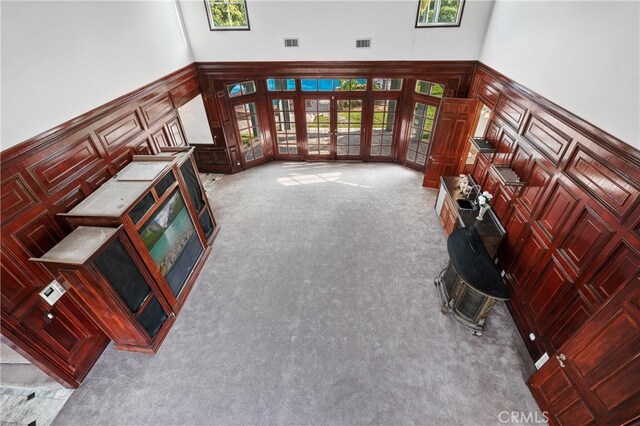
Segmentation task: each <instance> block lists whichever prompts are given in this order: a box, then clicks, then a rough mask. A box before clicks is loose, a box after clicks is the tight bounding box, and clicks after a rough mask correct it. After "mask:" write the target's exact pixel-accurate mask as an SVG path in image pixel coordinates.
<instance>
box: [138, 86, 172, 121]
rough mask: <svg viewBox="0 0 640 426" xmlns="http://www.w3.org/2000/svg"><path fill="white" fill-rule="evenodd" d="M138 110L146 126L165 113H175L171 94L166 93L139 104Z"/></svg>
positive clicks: (162, 116)
mask: <svg viewBox="0 0 640 426" xmlns="http://www.w3.org/2000/svg"><path fill="white" fill-rule="evenodd" d="M140 111H142V116H143V117H144V120H145V122H146V123H147V126H151V125H152V124H154V123H156V122H157V121H158V120H160V119H162V118H164V117H165V116H166V115H168V114H173V113H175V108H174V107H173V102H172V101H171V96H170V95H169V94H168V93H166V94H163V95H161V96H158V97H156V98H154V99H152V100H151V101H149V102H147V103H146V104H144V105H142V106H140Z"/></svg>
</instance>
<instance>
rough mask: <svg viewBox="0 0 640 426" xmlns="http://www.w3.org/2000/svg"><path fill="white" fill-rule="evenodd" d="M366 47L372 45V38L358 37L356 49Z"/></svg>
mask: <svg viewBox="0 0 640 426" xmlns="http://www.w3.org/2000/svg"><path fill="white" fill-rule="evenodd" d="M365 47H371V39H370V38H359V39H356V49H362V48H365Z"/></svg>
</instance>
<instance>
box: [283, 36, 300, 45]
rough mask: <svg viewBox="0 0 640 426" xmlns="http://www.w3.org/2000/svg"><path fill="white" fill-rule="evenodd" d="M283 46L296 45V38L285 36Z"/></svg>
mask: <svg viewBox="0 0 640 426" xmlns="http://www.w3.org/2000/svg"><path fill="white" fill-rule="evenodd" d="M284 47H298V39H297V38H285V39H284Z"/></svg>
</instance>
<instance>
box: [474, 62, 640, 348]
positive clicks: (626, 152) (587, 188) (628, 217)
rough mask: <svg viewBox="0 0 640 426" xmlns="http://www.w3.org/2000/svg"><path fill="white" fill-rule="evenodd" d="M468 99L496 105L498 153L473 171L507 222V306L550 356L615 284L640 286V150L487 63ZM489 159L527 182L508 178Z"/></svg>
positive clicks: (492, 132)
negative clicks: (516, 185)
mask: <svg viewBox="0 0 640 426" xmlns="http://www.w3.org/2000/svg"><path fill="white" fill-rule="evenodd" d="M469 97H471V98H475V99H479V100H480V101H482V102H483V103H485V104H486V105H487V106H489V107H490V108H491V109H492V110H493V113H492V116H491V119H490V123H489V125H488V127H487V131H486V136H487V137H488V138H489V139H490V140H491V141H493V143H494V145H495V146H496V147H497V148H498V153H497V154H496V155H495V157H494V158H492V157H484V156H483V155H478V158H477V159H476V163H475V167H474V171H473V176H474V178H475V179H476V180H478V181H479V183H480V184H481V185H482V187H483V190H487V191H489V192H491V193H492V194H493V195H494V196H495V198H494V201H493V209H494V211H495V213H496V214H497V215H498V217H499V218H500V220H501V221H502V223H503V224H504V225H505V227H506V230H507V235H508V237H507V238H506V240H505V242H504V243H503V245H502V246H501V250H500V260H501V262H502V265H504V266H505V269H506V272H507V275H506V278H507V282H508V285H509V290H510V292H511V295H512V297H513V299H512V301H511V302H510V303H509V307H510V309H511V312H512V314H513V316H514V318H515V320H516V324H517V325H518V328H519V329H520V332H521V334H522V336H523V338H524V341H525V342H526V344H527V347H528V348H529V351H530V352H531V354H532V356H533V357H534V358H537V357H539V356H540V355H541V354H542V353H544V352H548V353H549V355H551V354H553V353H554V352H555V351H556V350H557V349H558V348H559V347H560V346H561V345H562V344H563V343H564V342H565V341H567V339H569V338H570V337H571V336H572V335H573V334H574V333H575V332H576V331H577V330H578V329H579V328H580V327H581V326H582V325H583V324H584V323H585V322H587V320H588V319H589V318H590V317H591V315H592V314H593V313H594V312H595V311H596V310H597V309H598V308H599V307H600V306H601V305H603V304H604V303H605V302H607V300H609V298H610V297H611V296H612V295H613V294H614V293H615V292H616V290H618V289H620V288H622V287H624V286H625V285H627V284H628V283H630V282H632V281H635V285H638V279H640V277H639V275H638V274H639V272H638V271H640V152H639V151H638V150H636V149H634V148H632V147H630V146H628V145H626V144H624V143H622V142H621V141H619V140H617V139H615V138H614V137H612V136H610V135H608V134H606V133H604V132H602V131H601V130H599V129H597V128H596V127H594V126H592V125H591V124H589V123H587V122H585V121H584V120H582V119H580V118H578V117H576V116H574V115H573V114H571V113H569V112H568V111H566V110H563V109H562V108H560V107H558V106H557V105H555V104H553V103H551V102H550V101H548V100H546V99H544V98H542V97H540V96H539V95H536V94H535V93H533V92H531V91H530V90H528V89H526V88H524V87H522V86H520V85H518V84H517V83H515V82H513V81H511V80H509V79H508V78H506V77H505V76H503V75H501V74H499V73H498V72H496V71H494V70H492V69H490V68H489V67H487V66H485V65H483V64H479V65H478V66H477V68H476V71H475V73H474V76H473V84H472V87H471V90H470V94H469ZM594 107H595V105H594ZM491 162H494V163H503V164H510V165H511V167H512V168H513V170H514V171H515V172H516V173H517V174H518V175H519V177H520V179H521V180H522V181H524V182H526V185H525V186H524V187H523V188H522V189H518V190H514V189H513V187H508V186H505V185H503V184H502V183H501V181H500V179H499V178H498V176H497V175H496V173H495V172H494V171H493V169H491V167H490V164H491ZM530 333H533V335H535V340H531V339H530V338H529V335H530Z"/></svg>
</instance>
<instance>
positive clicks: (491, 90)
mask: <svg viewBox="0 0 640 426" xmlns="http://www.w3.org/2000/svg"><path fill="white" fill-rule="evenodd" d="M476 85H477V87H476V88H475V91H476V93H477V94H478V95H477V96H478V99H480V101H481V102H482V103H483V104H485V105H486V106H488V107H489V108H490V109H492V110H493V109H495V108H496V104H497V103H498V97H499V96H500V91H499V90H498V89H496V88H495V87H493V86H491V84H489V83H487V82H486V81H484V80H483V79H482V78H480V77H477V79H476Z"/></svg>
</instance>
